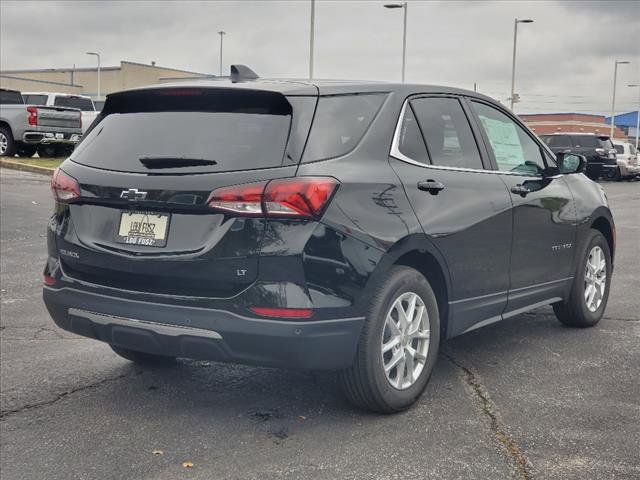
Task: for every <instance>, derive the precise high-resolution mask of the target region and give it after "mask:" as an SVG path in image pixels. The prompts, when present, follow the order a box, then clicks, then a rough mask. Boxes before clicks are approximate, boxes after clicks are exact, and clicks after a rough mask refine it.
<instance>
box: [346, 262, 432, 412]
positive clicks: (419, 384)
mask: <svg viewBox="0 0 640 480" xmlns="http://www.w3.org/2000/svg"><path fill="white" fill-rule="evenodd" d="M411 295H415V296H417V297H418V299H417V301H421V302H422V304H423V306H424V307H425V309H424V312H425V313H426V315H427V318H424V315H423V316H422V323H421V324H420V325H418V327H421V329H420V330H421V331H422V332H423V333H424V332H425V331H426V328H427V326H428V329H429V332H428V333H429V336H428V338H424V336H421V338H413V339H411V340H409V341H408V343H406V342H407V338H408V337H406V336H403V335H400V336H396V339H400V340H401V341H400V344H399V345H398V346H396V347H393V348H391V349H390V350H388V351H387V352H386V353H384V354H383V353H382V348H383V340H384V341H385V343H386V344H387V345H391V343H392V342H391V341H390V340H391V339H392V337H390V336H389V334H391V333H392V331H391V330H392V329H391V328H390V326H389V325H390V324H388V323H387V316H388V315H391V318H390V321H394V316H395V318H398V310H397V309H394V306H396V305H397V303H396V302H397V301H401V305H402V306H403V307H404V306H405V305H406V303H405V302H406V301H411V299H412V298H413V297H411ZM417 304H418V303H417ZM368 305H369V308H368V311H367V315H366V320H365V324H364V326H363V328H362V332H361V334H360V339H359V341H358V347H357V351H356V356H355V360H354V363H353V365H352V366H351V367H350V368H348V369H346V370H343V371H341V372H340V373H339V376H338V379H339V382H340V384H341V386H342V389H343V391H344V393H345V396H346V397H347V399H348V400H349V401H350V402H351V403H353V404H354V405H355V406H357V407H359V408H362V409H365V410H370V411H373V412H378V413H395V412H400V411H402V410H405V409H407V408H408V407H410V406H411V405H412V404H413V403H414V402H415V401H416V400H417V399H418V397H419V396H420V395H421V394H422V392H423V391H424V389H425V387H426V386H427V382H428V381H429V377H430V376H431V372H432V370H433V366H434V365H435V362H436V359H437V356H438V347H439V343H440V317H439V312H438V304H437V302H436V297H435V295H434V293H433V290H432V289H431V286H430V285H429V282H428V281H427V280H426V279H425V278H424V276H422V275H421V274H420V273H419V272H418V271H416V270H414V269H413V268H409V267H403V266H394V267H392V268H391V269H390V270H389V272H388V275H387V276H386V278H385V279H384V280H383V281H382V282H381V283H380V284H379V285H378V286H377V288H376V289H375V291H374V293H373V294H372V296H371V298H370V300H369V302H368ZM418 305H419V304H418ZM415 312H416V317H414V318H415V319H416V320H417V312H418V310H415ZM399 323H400V322H398V324H399ZM394 324H396V323H395V322H394ZM413 325H415V322H414V324H413ZM407 330H411V328H409V329H407ZM407 330H405V331H407ZM394 341H395V340H394ZM405 345H406V346H405ZM425 345H426V351H425ZM407 347H410V348H411V349H413V350H414V352H417V351H419V350H421V351H422V353H423V355H421V357H422V359H421V360H418V362H416V363H415V364H414V365H419V364H422V369H421V370H420V371H418V370H415V371H414V373H416V374H417V377H416V378H415V379H409V380H407V381H406V384H405V385H401V384H400V380H401V377H399V376H398V375H399V374H400V367H399V366H397V367H395V368H391V369H390V370H389V376H388V375H387V374H386V373H385V369H384V365H385V364H387V365H391V364H392V359H393V358H395V357H396V356H397V357H403V356H404V358H405V361H404V362H402V361H401V362H400V363H401V364H402V367H401V368H402V372H403V374H404V375H406V372H407V371H408V366H407V368H406V369H405V365H406V364H407V363H408V362H409V360H408V357H407ZM415 358H419V356H418V355H417V354H416V355H415ZM398 365H400V364H398ZM394 373H395V378H393V374H394ZM404 375H403V377H404ZM390 377H391V378H390ZM392 382H394V383H395V385H392Z"/></svg>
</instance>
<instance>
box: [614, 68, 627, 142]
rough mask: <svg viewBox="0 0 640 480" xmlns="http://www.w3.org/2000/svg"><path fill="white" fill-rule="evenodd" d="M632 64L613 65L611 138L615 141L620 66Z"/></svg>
mask: <svg viewBox="0 0 640 480" xmlns="http://www.w3.org/2000/svg"><path fill="white" fill-rule="evenodd" d="M629 63H631V62H628V61H627V60H616V61H615V63H614V65H613V95H612V97H611V131H610V132H609V137H610V138H611V139H613V129H614V128H615V118H614V117H615V115H616V81H617V80H618V65H627V64H629Z"/></svg>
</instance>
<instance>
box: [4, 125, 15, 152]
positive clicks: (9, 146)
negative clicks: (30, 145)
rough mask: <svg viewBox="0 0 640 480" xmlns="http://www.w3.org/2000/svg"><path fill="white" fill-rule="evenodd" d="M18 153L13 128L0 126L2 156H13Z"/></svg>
mask: <svg viewBox="0 0 640 480" xmlns="http://www.w3.org/2000/svg"><path fill="white" fill-rule="evenodd" d="M15 153H16V142H15V141H14V140H13V135H12V134H11V130H9V129H8V128H7V127H0V157H13V156H14V155H15Z"/></svg>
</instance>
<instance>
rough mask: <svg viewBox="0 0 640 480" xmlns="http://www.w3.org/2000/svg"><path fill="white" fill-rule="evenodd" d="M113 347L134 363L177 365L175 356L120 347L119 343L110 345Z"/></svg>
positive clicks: (164, 365)
mask: <svg viewBox="0 0 640 480" xmlns="http://www.w3.org/2000/svg"><path fill="white" fill-rule="evenodd" d="M110 347H111V349H112V350H113V351H114V352H116V353H117V354H118V355H120V356H121V357H122V358H125V359H127V360H129V361H131V362H133V363H137V364H138V365H144V366H148V367H170V366H172V365H175V363H176V359H175V357H167V356H165V355H154V354H152V353H145V352H139V351H136V350H130V349H128V348H124V347H119V346H118V345H110Z"/></svg>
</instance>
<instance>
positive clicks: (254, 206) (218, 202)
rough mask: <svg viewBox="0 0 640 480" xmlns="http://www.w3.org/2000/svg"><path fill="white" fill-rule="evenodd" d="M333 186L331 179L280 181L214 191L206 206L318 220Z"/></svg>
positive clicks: (335, 183) (254, 213) (230, 210)
mask: <svg viewBox="0 0 640 480" xmlns="http://www.w3.org/2000/svg"><path fill="white" fill-rule="evenodd" d="M337 186H338V181H337V180H336V179H335V178H332V177H296V178H280V179H276V180H271V181H269V182H259V183H248V184H245V185H236V186H232V187H223V188H218V189H216V190H214V191H213V192H211V195H210V196H209V200H208V201H207V204H208V205H209V207H211V208H213V209H215V210H223V211H226V212H233V213H236V214H239V215H246V216H267V217H289V218H319V217H320V216H322V213H323V212H324V210H325V208H326V206H327V205H328V203H329V201H330V200H331V196H332V195H333V192H334V191H335V190H336V187H337Z"/></svg>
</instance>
